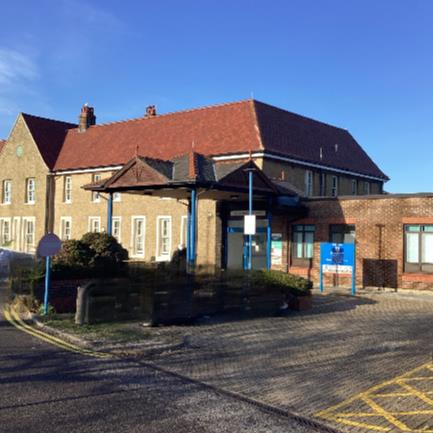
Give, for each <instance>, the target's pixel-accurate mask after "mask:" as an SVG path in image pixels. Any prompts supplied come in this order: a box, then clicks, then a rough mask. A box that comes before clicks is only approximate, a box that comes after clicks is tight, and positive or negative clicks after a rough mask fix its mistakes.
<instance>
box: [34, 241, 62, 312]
mask: <svg viewBox="0 0 433 433" xmlns="http://www.w3.org/2000/svg"><path fill="white" fill-rule="evenodd" d="M61 248H62V241H61V240H60V239H59V238H58V237H57V236H56V235H55V234H54V233H48V234H47V235H45V236H44V237H43V238H42V239H41V240H40V241H39V245H38V249H37V254H38V256H40V257H45V293H44V316H46V315H47V314H48V296H49V290H50V276H51V275H50V274H51V257H52V256H55V255H56V254H57V253H58V252H59V251H60V249H61Z"/></svg>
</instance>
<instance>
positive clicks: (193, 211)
mask: <svg viewBox="0 0 433 433" xmlns="http://www.w3.org/2000/svg"><path fill="white" fill-rule="evenodd" d="M196 231H197V191H196V190H195V189H193V190H191V256H190V260H191V265H193V266H194V265H195V259H196Z"/></svg>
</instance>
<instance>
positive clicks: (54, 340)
mask: <svg viewBox="0 0 433 433" xmlns="http://www.w3.org/2000/svg"><path fill="white" fill-rule="evenodd" d="M3 314H4V317H5V319H6V320H7V321H8V322H9V323H10V324H11V325H13V326H14V327H15V328H17V329H18V330H20V331H22V332H25V333H27V334H29V335H31V336H33V337H35V338H38V339H39V340H42V341H45V342H46V343H49V344H52V345H54V346H57V347H59V348H61V349H64V350H68V351H70V352H75V353H80V354H82V355H87V356H92V357H95V358H111V357H112V355H110V354H109V353H103V352H96V351H93V350H90V349H84V348H81V347H79V346H76V345H74V344H71V343H68V342H66V341H64V340H62V339H60V338H58V337H55V336H53V335H50V334H47V333H45V332H43V331H41V330H38V329H35V328H34V327H32V326H30V325H28V324H27V323H25V322H24V321H23V320H22V319H21V317H20V316H19V315H18V313H17V312H16V311H15V310H14V309H13V308H7V307H4V308H3Z"/></svg>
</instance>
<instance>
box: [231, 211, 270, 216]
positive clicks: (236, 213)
mask: <svg viewBox="0 0 433 433" xmlns="http://www.w3.org/2000/svg"><path fill="white" fill-rule="evenodd" d="M248 214H249V211H247V210H232V211H230V216H234V217H240V216H245V215H248ZM253 215H255V216H258V217H265V216H266V211H265V210H253Z"/></svg>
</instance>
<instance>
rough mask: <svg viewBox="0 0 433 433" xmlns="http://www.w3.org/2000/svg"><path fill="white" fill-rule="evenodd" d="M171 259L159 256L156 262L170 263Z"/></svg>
mask: <svg viewBox="0 0 433 433" xmlns="http://www.w3.org/2000/svg"><path fill="white" fill-rule="evenodd" d="M170 258H171V257H170V256H158V257H155V262H169V261H170Z"/></svg>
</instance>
